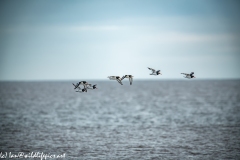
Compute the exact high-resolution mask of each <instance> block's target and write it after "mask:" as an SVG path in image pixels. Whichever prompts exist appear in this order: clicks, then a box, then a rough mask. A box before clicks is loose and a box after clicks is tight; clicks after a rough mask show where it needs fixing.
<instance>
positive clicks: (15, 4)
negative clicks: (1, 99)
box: [0, 0, 240, 80]
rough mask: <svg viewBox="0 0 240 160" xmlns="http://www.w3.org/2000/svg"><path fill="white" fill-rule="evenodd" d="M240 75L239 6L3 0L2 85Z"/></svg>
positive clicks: (217, 1)
mask: <svg viewBox="0 0 240 160" xmlns="http://www.w3.org/2000/svg"><path fill="white" fill-rule="evenodd" d="M147 67H151V68H155V69H160V70H161V71H162V74H163V75H162V76H158V77H151V76H150V75H149V73H150V71H149V70H148V69H147ZM239 69H240V2H239V1H237V0H236V1H233V0H228V1H225V0H224V1H223V0H199V1H197V0H196V1H193V0H165V1H163V0H156V1H154V0H145V1H143V0H131V1H129V0H119V1H118V0H111V1H110V0H109V1H107V0H102V1H101V0H85V1H83V0H82V1H81V0H78V1H73V0H71V1H67V0H63V1H59V0H51V1H47V0H41V1H40V0H36V1H31V0H21V1H13V0H6V1H3V0H2V1H0V80H71V79H106V77H107V76H110V75H119V76H122V75H124V74H132V75H134V78H135V79H149V78H154V79H156V80H158V79H178V78H182V75H180V73H181V72H192V71H194V72H195V75H196V77H197V78H199V79H206V78H220V79H221V78H223V79H225V78H240V70H239Z"/></svg>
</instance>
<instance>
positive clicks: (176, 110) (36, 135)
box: [0, 80, 240, 159]
mask: <svg viewBox="0 0 240 160" xmlns="http://www.w3.org/2000/svg"><path fill="white" fill-rule="evenodd" d="M89 82H91V83H97V84H98V88H99V89H98V90H89V91H88V92H87V93H77V92H74V89H73V86H72V84H71V83H72V82H0V117H1V118H0V137H1V140H0V152H3V153H5V152H12V153H18V152H24V153H30V152H44V153H51V154H62V153H65V154H66V158H65V159H240V81H239V80H195V81H194V80H183V81H134V82H133V85H132V86H130V85H129V82H128V81H124V85H123V86H121V85H119V84H118V83H117V82H115V81H95V82H94V81H89Z"/></svg>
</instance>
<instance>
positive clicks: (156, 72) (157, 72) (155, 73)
mask: <svg viewBox="0 0 240 160" xmlns="http://www.w3.org/2000/svg"><path fill="white" fill-rule="evenodd" d="M148 69H149V70H151V71H152V73H151V74H150V75H155V76H157V75H159V74H161V73H160V72H161V70H157V71H156V70H155V69H152V68H149V67H148Z"/></svg>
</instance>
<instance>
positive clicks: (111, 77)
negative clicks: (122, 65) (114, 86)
mask: <svg viewBox="0 0 240 160" xmlns="http://www.w3.org/2000/svg"><path fill="white" fill-rule="evenodd" d="M107 78H109V79H110V80H117V81H118V83H120V84H121V85H123V84H122V80H121V77H120V76H108V77H107Z"/></svg>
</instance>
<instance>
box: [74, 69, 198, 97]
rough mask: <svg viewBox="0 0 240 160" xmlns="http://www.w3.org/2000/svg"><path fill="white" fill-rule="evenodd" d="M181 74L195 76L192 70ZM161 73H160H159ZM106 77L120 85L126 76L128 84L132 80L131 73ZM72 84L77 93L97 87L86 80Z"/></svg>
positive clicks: (153, 70) (155, 72) (157, 72)
mask: <svg viewBox="0 0 240 160" xmlns="http://www.w3.org/2000/svg"><path fill="white" fill-rule="evenodd" d="M148 69H149V70H151V71H152V73H151V74H150V75H155V76H157V75H160V74H161V71H160V70H157V71H156V70H155V69H152V68H149V67H148ZM181 74H184V75H185V76H184V78H188V79H191V78H196V77H195V76H194V75H193V74H194V72H191V73H189V74H188V73H181ZM161 75H162V74H161ZM107 78H109V79H110V80H116V81H117V82H118V83H120V84H121V85H123V84H122V80H123V79H124V78H128V79H129V82H130V85H132V82H133V76H132V75H124V76H122V77H120V76H108V77H107ZM81 85H82V86H83V88H81V87H80V86H81ZM73 86H74V90H75V89H78V90H77V91H76V92H79V93H83V92H87V90H88V89H91V90H92V89H97V87H96V86H97V85H96V84H94V85H92V84H89V83H88V82H86V81H80V82H78V83H76V84H74V83H73Z"/></svg>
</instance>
